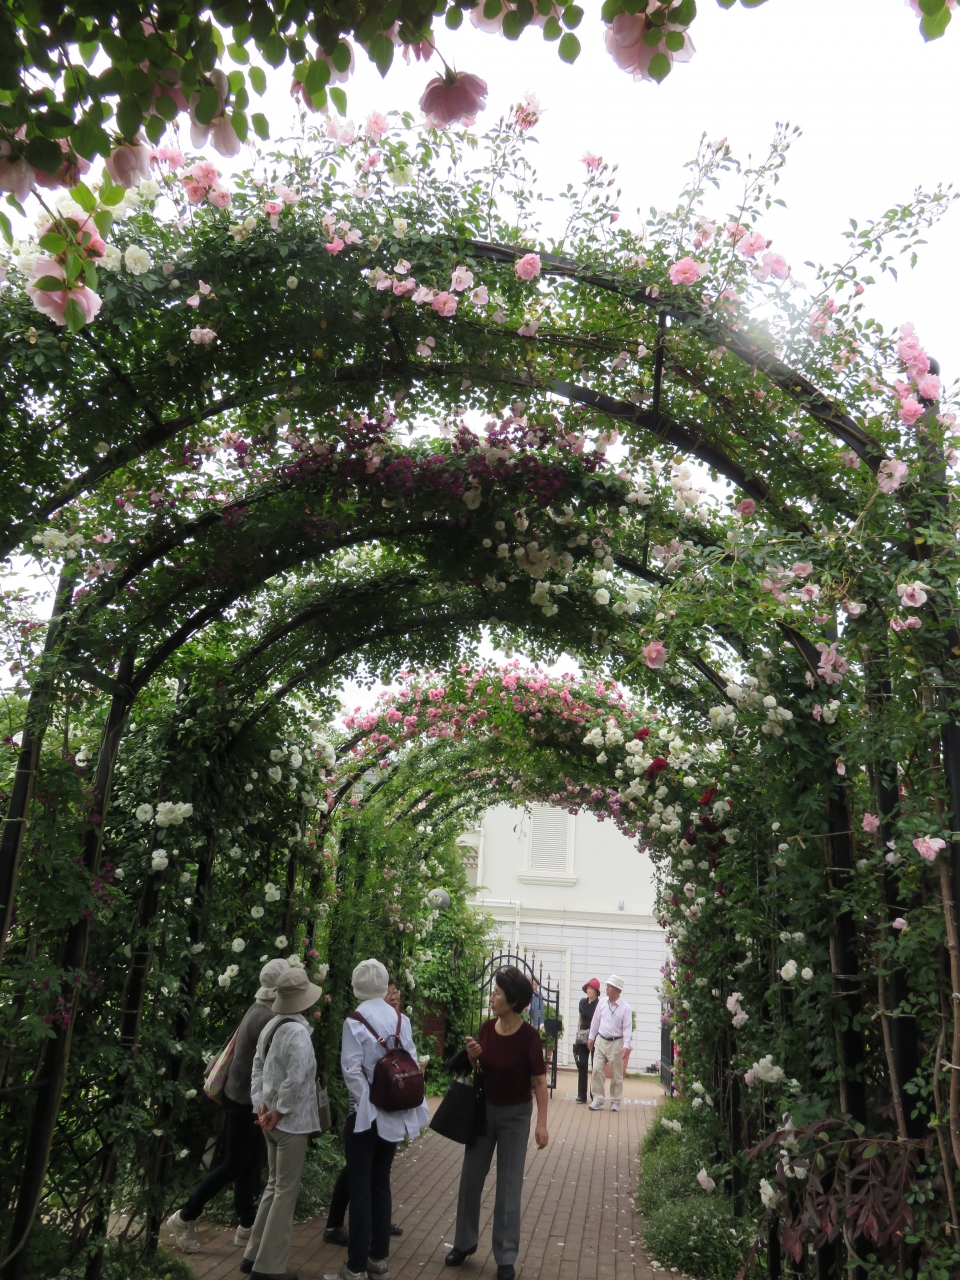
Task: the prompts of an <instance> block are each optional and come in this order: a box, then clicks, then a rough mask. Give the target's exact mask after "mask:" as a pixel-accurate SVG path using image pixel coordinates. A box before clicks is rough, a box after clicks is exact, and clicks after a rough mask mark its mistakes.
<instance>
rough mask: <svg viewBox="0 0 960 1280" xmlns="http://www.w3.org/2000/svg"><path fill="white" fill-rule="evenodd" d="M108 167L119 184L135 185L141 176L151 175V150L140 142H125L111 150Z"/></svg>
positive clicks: (122, 185)
mask: <svg viewBox="0 0 960 1280" xmlns="http://www.w3.org/2000/svg"><path fill="white" fill-rule="evenodd" d="M106 169H107V173H109V175H110V177H111V178H112V179H113V180H114V182H116V183H117V184H118V185H119V186H121V187H124V188H130V187H135V186H136V185H137V183H138V182H139V181H140V180H141V178H149V177H150V151H149V149H148V148H147V147H142V146H141V145H140V143H139V142H124V143H122V144H121V145H120V146H119V147H114V149H113V150H112V151H111V152H110V155H109V156H108V157H107V163H106Z"/></svg>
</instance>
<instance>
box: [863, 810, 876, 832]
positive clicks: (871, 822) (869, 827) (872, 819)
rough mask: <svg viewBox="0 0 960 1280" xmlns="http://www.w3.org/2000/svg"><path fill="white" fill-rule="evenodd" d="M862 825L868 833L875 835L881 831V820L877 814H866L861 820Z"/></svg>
mask: <svg viewBox="0 0 960 1280" xmlns="http://www.w3.org/2000/svg"><path fill="white" fill-rule="evenodd" d="M860 825H861V827H863V829H864V831H868V832H869V833H870V834H871V835H873V833H874V832H875V831H879V830H880V819H879V818H878V817H877V815H876V814H875V813H865V814H864V815H863V817H862V819H861V820H860Z"/></svg>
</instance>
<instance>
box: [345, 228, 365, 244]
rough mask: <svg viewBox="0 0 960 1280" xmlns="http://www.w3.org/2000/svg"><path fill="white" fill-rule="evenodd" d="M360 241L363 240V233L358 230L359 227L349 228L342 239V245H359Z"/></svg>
mask: <svg viewBox="0 0 960 1280" xmlns="http://www.w3.org/2000/svg"><path fill="white" fill-rule="evenodd" d="M362 239H363V232H362V231H361V230H360V228H359V227H351V228H350V230H349V231H348V232H347V233H346V235H345V236H344V237H343V243H344V244H359V243H360V241H361V240H362Z"/></svg>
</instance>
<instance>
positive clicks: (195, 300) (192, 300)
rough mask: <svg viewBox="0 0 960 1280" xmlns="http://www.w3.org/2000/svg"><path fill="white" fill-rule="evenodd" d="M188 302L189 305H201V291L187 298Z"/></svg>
mask: <svg viewBox="0 0 960 1280" xmlns="http://www.w3.org/2000/svg"><path fill="white" fill-rule="evenodd" d="M186 304H187V306H188V307H199V305H200V295H199V293H192V294H191V295H190V297H189V298H187V299H186Z"/></svg>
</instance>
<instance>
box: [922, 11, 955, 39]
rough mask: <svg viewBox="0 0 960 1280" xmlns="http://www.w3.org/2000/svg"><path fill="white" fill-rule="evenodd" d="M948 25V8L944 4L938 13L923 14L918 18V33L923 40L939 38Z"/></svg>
mask: <svg viewBox="0 0 960 1280" xmlns="http://www.w3.org/2000/svg"><path fill="white" fill-rule="evenodd" d="M949 25H950V10H949V9H948V8H947V7H946V6H944V8H942V9H941V10H940V12H939V13H936V14H933V16H930V15H929V14H924V15H923V17H922V18H921V19H920V34H921V35H922V36H923V38H924V40H939V39H940V37H941V36H942V35H943V33H944V32H945V31H946V29H947V27H948V26H949Z"/></svg>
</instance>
